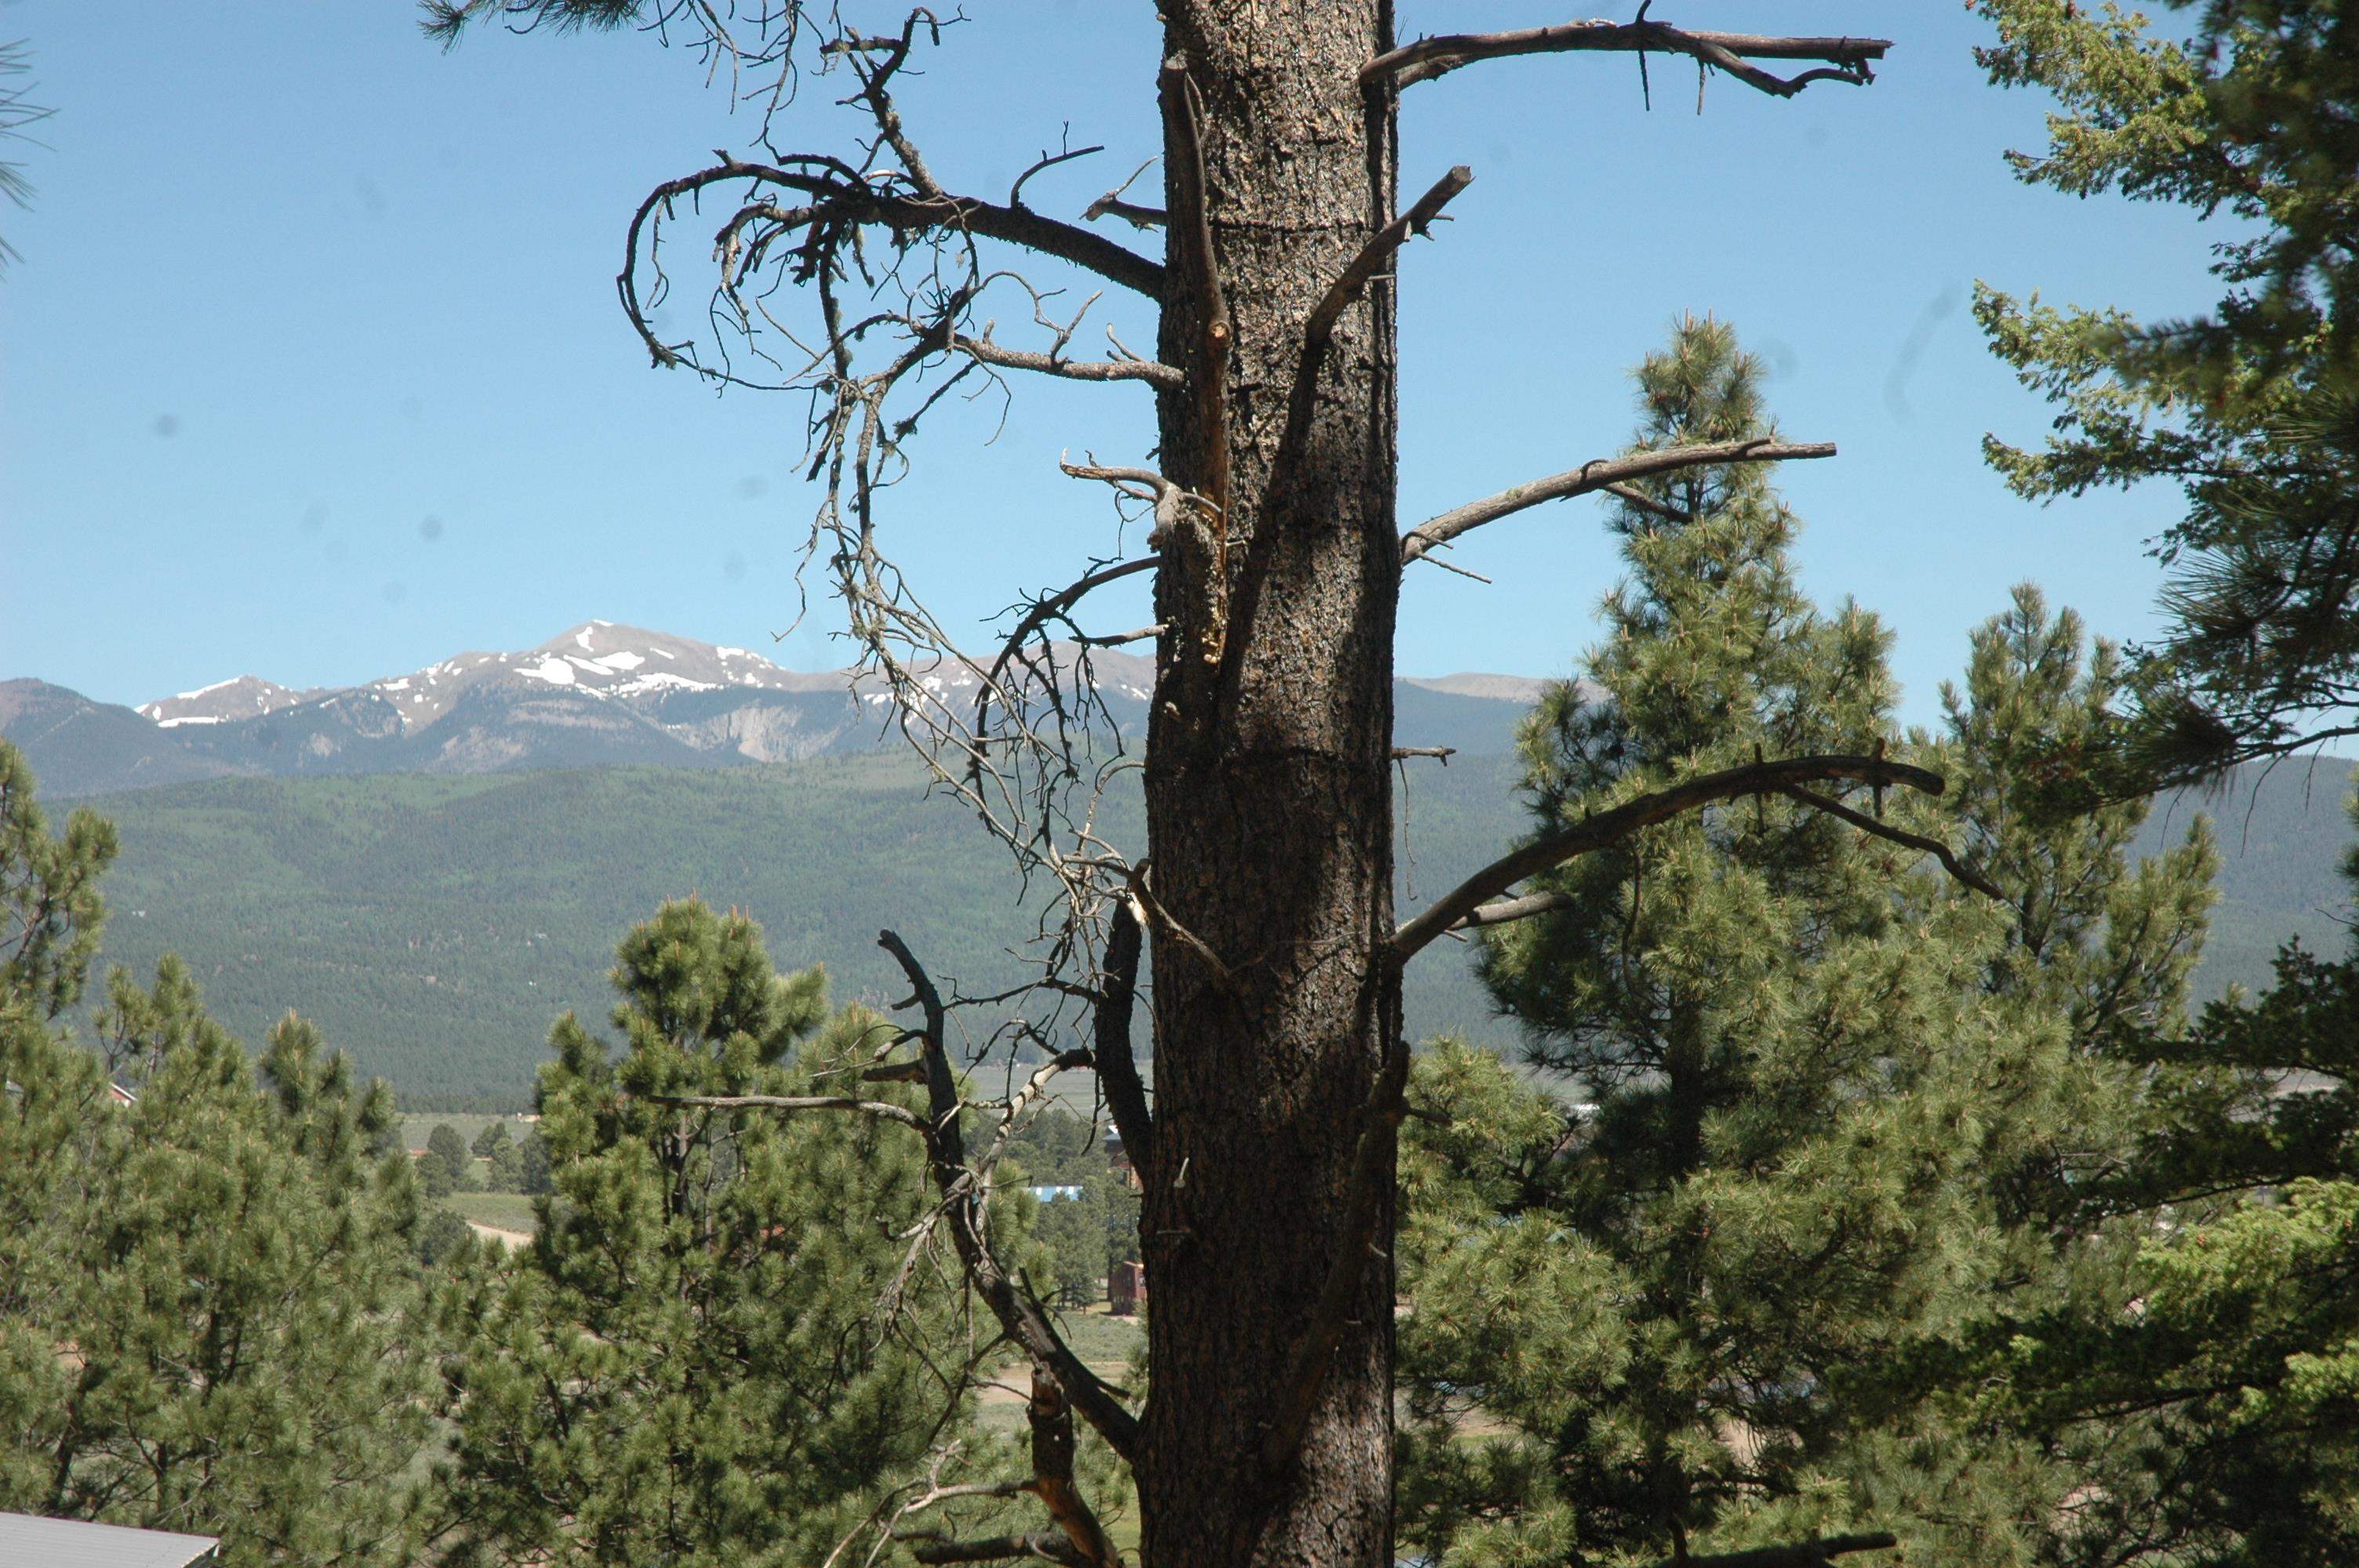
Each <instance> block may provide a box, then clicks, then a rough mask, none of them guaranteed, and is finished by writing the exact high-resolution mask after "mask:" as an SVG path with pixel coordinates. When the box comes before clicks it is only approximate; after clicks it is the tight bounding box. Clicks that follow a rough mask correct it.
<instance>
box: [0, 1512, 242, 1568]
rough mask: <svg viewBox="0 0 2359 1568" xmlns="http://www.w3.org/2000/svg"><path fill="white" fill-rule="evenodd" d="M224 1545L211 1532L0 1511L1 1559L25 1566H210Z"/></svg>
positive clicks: (115, 1567)
mask: <svg viewBox="0 0 2359 1568" xmlns="http://www.w3.org/2000/svg"><path fill="white" fill-rule="evenodd" d="M220 1549H221V1542H220V1541H216V1540H214V1539H213V1538H212V1536H209V1535H174V1534H170V1533H168V1532H166V1531H164V1530H126V1529H125V1528H124V1527H123V1526H121V1525H117V1524H86V1523H84V1522H83V1521H82V1520H81V1519H36V1518H35V1517H33V1516H32V1515H31V1514H0V1563H9V1564H12V1565H13V1564H18V1563H21V1564H24V1568H34V1565H35V1564H37V1563H38V1564H39V1568H211V1565H212V1564H213V1563H219V1562H220V1561H221V1557H220Z"/></svg>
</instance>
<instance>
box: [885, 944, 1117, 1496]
mask: <svg viewBox="0 0 2359 1568" xmlns="http://www.w3.org/2000/svg"><path fill="white" fill-rule="evenodd" d="M876 945H877V946H880V947H882V948H884V949H885V950H886V952H887V953H889V954H891V955H892V956H893V959H894V962H896V963H897V964H898V965H900V967H901V972H902V974H903V975H905V976H906V977H908V981H909V988H910V992H911V995H910V1001H911V1002H912V1003H914V1004H915V1005H917V1006H918V1007H919V1009H920V1010H921V1011H922V1015H923V1017H924V1019H925V1025H924V1028H923V1031H922V1033H920V1035H919V1049H920V1051H921V1052H922V1053H923V1055H924V1060H925V1064H926V1094H927V1101H928V1106H929V1113H930V1120H929V1127H930V1131H929V1136H928V1139H927V1152H928V1153H929V1155H930V1156H931V1158H932V1163H933V1168H934V1181H935V1184H936V1186H937V1187H938V1188H939V1189H940V1193H941V1201H942V1205H943V1206H944V1208H945V1209H946V1210H947V1211H948V1214H949V1217H950V1221H951V1245H952V1246H953V1247H954V1248H955V1249H957V1252H958V1255H959V1261H960V1262H961V1264H962V1265H963V1266H964V1268H965V1271H966V1275H967V1279H968V1281H970V1282H971V1283H972V1284H973V1286H974V1289H975V1293H976V1294H977V1295H978V1296H980V1297H982V1299H983V1301H984V1305H986V1306H988V1307H989V1308H990V1309H991V1313H992V1315H993V1316H994V1317H995V1318H997V1319H998V1321H999V1325H1000V1327H1001V1328H1002V1329H1004V1330H1006V1334H1007V1336H1008V1338H1010V1339H1012V1340H1014V1341H1015V1342H1016V1346H1018V1347H1019V1348H1021V1349H1022V1350H1023V1351H1024V1353H1025V1355H1026V1356H1027V1357H1029V1358H1030V1359H1031V1361H1032V1364H1033V1365H1034V1366H1035V1367H1036V1368H1039V1369H1041V1370H1042V1371H1044V1372H1046V1373H1048V1374H1049V1375H1050V1376H1051V1377H1052V1378H1053V1379H1055V1382H1056V1385H1057V1387H1058V1388H1060V1390H1064V1394H1065V1397H1066V1398H1067V1399H1069V1400H1071V1403H1072V1407H1073V1408H1074V1409H1075V1410H1076V1411H1080V1412H1081V1415H1082V1419H1083V1420H1085V1421H1087V1422H1089V1423H1090V1424H1091V1425H1092V1426H1093V1427H1095V1428H1096V1429H1097V1431H1098V1433H1099V1435H1100V1436H1102V1437H1103V1438H1104V1439H1105V1440H1106V1445H1107V1446H1108V1447H1110V1448H1112V1449H1113V1450H1114V1452H1115V1453H1116V1454H1120V1455H1121V1456H1122V1457H1123V1458H1124V1459H1125V1460H1133V1459H1135V1457H1136V1454H1137V1450H1138V1418H1137V1417H1136V1416H1134V1415H1132V1414H1131V1413H1130V1411H1127V1410H1125V1409H1124V1408H1123V1406H1122V1405H1121V1403H1120V1402H1119V1401H1117V1400H1115V1399H1114V1394H1113V1392H1112V1390H1108V1389H1107V1388H1106V1386H1105V1384H1104V1383H1103V1382H1102V1381H1100V1380H1099V1379H1098V1376H1097V1374H1096V1373H1094V1372H1092V1371H1091V1370H1090V1369H1089V1368H1087V1367H1086V1366H1083V1365H1082V1360H1081V1357H1077V1356H1075V1355H1074V1354H1073V1352H1072V1350H1071V1347H1070V1346H1067V1345H1066V1344H1065V1342H1064V1340H1063V1338H1062V1337H1061V1336H1059V1335H1058V1333H1057V1330H1056V1327H1055V1325H1053V1324H1051V1323H1050V1322H1049V1318H1048V1314H1045V1313H1043V1312H1042V1311H1041V1310H1040V1308H1039V1307H1038V1304H1037V1303H1034V1302H1032V1301H1031V1300H1030V1298H1029V1297H1027V1295H1026V1294H1025V1293H1024V1292H1021V1291H1018V1290H1017V1289H1016V1283H1015V1281H1014V1280H1013V1279H1011V1278H1010V1277H1009V1275H1008V1273H1007V1271H1006V1268H1005V1267H1004V1266H1003V1265H1002V1264H1001V1263H1000V1261H999V1258H998V1256H997V1254H996V1253H995V1251H994V1250H993V1248H992V1245H991V1236H990V1230H989V1218H988V1215H987V1212H986V1209H985V1206H984V1182H983V1181H980V1180H978V1179H977V1178H976V1175H975V1173H973V1172H971V1171H970V1170H969V1169H968V1168H967V1165H966V1160H965V1146H964V1140H963V1139H962V1136H961V1133H960V1129H959V1116H960V1112H961V1110H962V1105H961V1102H960V1098H959V1093H958V1083H957V1079H956V1078H955V1077H954V1076H953V1075H952V1074H951V1065H950V1054H949V1053H948V1051H947V1050H945V1049H944V1047H943V1044H942V1029H943V1010H942V1000H941V993H940V990H939V989H937V988H936V987H935V985H934V982H933V980H932V979H931V978H930V977H929V975H928V974H927V973H926V969H925V967H924V966H923V965H922V964H920V963H919V962H918V959H917V956H916V955H915V954H913V953H912V952H910V951H909V947H908V944H907V943H906V942H904V941H902V940H901V938H900V936H899V935H897V934H896V933H894V932H891V931H882V932H879V933H877V936H876Z"/></svg>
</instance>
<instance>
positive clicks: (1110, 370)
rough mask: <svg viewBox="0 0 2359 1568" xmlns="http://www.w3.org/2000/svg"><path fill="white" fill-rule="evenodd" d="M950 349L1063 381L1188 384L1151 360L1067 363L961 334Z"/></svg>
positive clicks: (953, 337)
mask: <svg viewBox="0 0 2359 1568" xmlns="http://www.w3.org/2000/svg"><path fill="white" fill-rule="evenodd" d="M949 346H950V347H951V348H953V349H956V350H957V351H959V352H960V353H962V354H964V355H966V356H967V357H968V358H970V359H973V360H980V361H981V362H983V363H984V364H987V365H991V366H994V367H995V368H997V369H1000V370H1028V371H1030V372H1032V373H1034V374H1036V375H1053V376H1057V377H1060V378H1061V379H1063V380H1066V381H1143V382H1146V383H1147V384H1148V385H1150V386H1158V387H1162V388H1165V389H1167V390H1169V389H1173V388H1178V387H1181V386H1184V385H1186V384H1187V382H1188V378H1187V377H1186V376H1184V375H1181V374H1180V372H1179V371H1177V370H1176V369H1174V368H1173V367H1171V366H1170V365H1167V364H1158V363H1157V362H1155V361H1153V360H1069V359H1066V358H1064V357H1062V356H1061V355H1059V354H1046V353H1041V352H1038V351H1036V350H1031V349H1011V348H1007V347H1005V346H1004V345H1002V344H999V343H995V342H993V341H991V340H990V339H989V338H988V337H983V338H970V337H968V336H967V335H966V334H965V333H963V332H952V333H951V334H950V336H949Z"/></svg>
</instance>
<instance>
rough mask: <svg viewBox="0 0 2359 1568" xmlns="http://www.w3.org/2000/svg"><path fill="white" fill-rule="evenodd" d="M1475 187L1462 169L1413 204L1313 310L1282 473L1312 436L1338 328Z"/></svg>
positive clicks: (1305, 326)
mask: <svg viewBox="0 0 2359 1568" xmlns="http://www.w3.org/2000/svg"><path fill="white" fill-rule="evenodd" d="M1473 183H1474V171H1473V169H1471V168H1467V167H1466V166H1465V165H1464V164H1459V165H1457V166H1456V167H1454V168H1451V170H1450V172H1449V173H1447V174H1445V175H1443V176H1442V177H1441V178H1440V179H1437V180H1435V181H1434V182H1433V184H1432V185H1431V186H1430V187H1429V188H1428V189H1427V190H1426V192H1425V194H1424V195H1422V196H1420V197H1419V198H1418V199H1417V200H1416V201H1415V202H1413V203H1412V204H1411V205H1410V207H1409V210H1408V211H1406V212H1403V213H1402V214H1401V215H1400V216H1399V217H1397V218H1395V219H1394V220H1393V221H1392V222H1389V223H1387V224H1386V225H1385V226H1384V227H1383V228H1381V229H1379V230H1377V231H1376V232H1375V233H1373V234H1371V235H1369V236H1368V243H1366V244H1364V245H1362V246H1361V247H1360V253H1359V254H1357V255H1355V256H1353V258H1352V261H1351V265H1348V266H1346V267H1345V268H1344V269H1343V276H1341V277H1338V278H1337V279H1336V280H1335V281H1334V282H1333V283H1332V284H1331V285H1329V286H1328V289H1327V292H1326V293H1325V294H1322V295H1321V296H1320V297H1319V303H1318V304H1316V305H1314V306H1312V307H1311V308H1310V316H1309V317H1308V318H1306V319H1304V321H1303V323H1302V357H1301V359H1300V360H1299V361H1298V362H1296V364H1295V367H1294V385H1293V388H1292V389H1291V391H1290V392H1289V393H1288V397H1287V406H1286V431H1285V433H1284V434H1283V435H1282V436H1280V437H1279V438H1278V443H1277V450H1278V456H1277V460H1276V462H1277V468H1278V470H1279V471H1281V472H1283V471H1285V470H1287V469H1288V467H1289V466H1290V464H1291V460H1292V457H1293V454H1295V453H1297V452H1299V450H1300V449H1301V446H1302V442H1303V441H1304V440H1305V439H1307V438H1309V436H1310V415H1311V410H1312V407H1313V406H1314V405H1315V404H1316V402H1317V399H1318V395H1319V373H1320V371H1321V369H1322V368H1323V367H1324V366H1325V364H1326V362H1327V345H1328V344H1329V343H1330V342H1331V341H1333V339H1334V336H1335V323H1336V322H1338V321H1340V320H1342V319H1343V312H1344V311H1345V310H1347V309H1349V308H1351V307H1352V306H1353V304H1354V303H1355V302H1356V301H1357V300H1358V299H1359V297H1360V296H1361V295H1363V294H1364V293H1365V292H1367V287H1368V284H1369V281H1370V280H1371V279H1373V278H1374V277H1375V276H1376V275H1377V273H1378V272H1379V271H1381V270H1382V269H1383V268H1384V267H1385V266H1386V265H1387V264H1388V263H1390V262H1391V260H1392V259H1393V254H1394V253H1395V252H1397V251H1398V250H1399V249H1400V248H1401V246H1403V245H1405V244H1407V243H1408V241H1409V237H1410V236H1411V235H1416V234H1423V233H1424V232H1426V230H1427V229H1428V228H1430V226H1431V225H1432V223H1433V221H1434V220H1435V219H1437V218H1439V217H1440V216H1441V210H1442V209H1443V208H1445V207H1447V206H1449V205H1450V203H1451V200H1453V199H1454V198H1455V197H1456V196H1457V195H1458V193H1459V192H1460V191H1462V190H1463V189H1466V188H1467V187H1468V186H1470V185H1472V184H1473Z"/></svg>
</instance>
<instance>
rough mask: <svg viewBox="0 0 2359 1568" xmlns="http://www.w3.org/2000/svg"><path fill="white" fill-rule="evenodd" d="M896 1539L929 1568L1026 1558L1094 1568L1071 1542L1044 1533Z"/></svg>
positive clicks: (916, 1535) (916, 1533)
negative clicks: (979, 1538) (967, 1538)
mask: <svg viewBox="0 0 2359 1568" xmlns="http://www.w3.org/2000/svg"><path fill="white" fill-rule="evenodd" d="M894 1539H895V1540H896V1541H900V1542H902V1543H903V1544H904V1545H906V1546H908V1549H909V1555H910V1556H911V1557H913V1558H915V1559H916V1560H917V1561H919V1562H920V1563H925V1564H927V1565H928V1568H941V1565H946V1564H950V1563H1007V1562H1013V1561H1016V1560H1019V1559H1022V1558H1027V1557H1037V1558H1039V1559H1040V1560H1042V1561H1043V1562H1048V1563H1063V1564H1064V1565H1065V1568H1093V1564H1092V1563H1091V1562H1090V1560H1089V1559H1088V1558H1086V1557H1084V1556H1082V1554H1081V1552H1077V1551H1075V1550H1074V1548H1073V1543H1072V1542H1071V1541H1067V1540H1066V1539H1065V1538H1064V1537H1063V1536H1061V1535H1052V1534H1050V1533H1049V1531H1047V1530H1033V1531H1030V1532H1029V1533H1027V1534H1023V1535H993V1536H985V1537H984V1538H982V1539H981V1540H977V1541H952V1540H950V1539H949V1538H947V1537H944V1536H939V1535H931V1534H928V1533H926V1532H923V1531H917V1530H912V1531H908V1532H906V1533H903V1534H900V1535H897V1536H895V1537H894Z"/></svg>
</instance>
